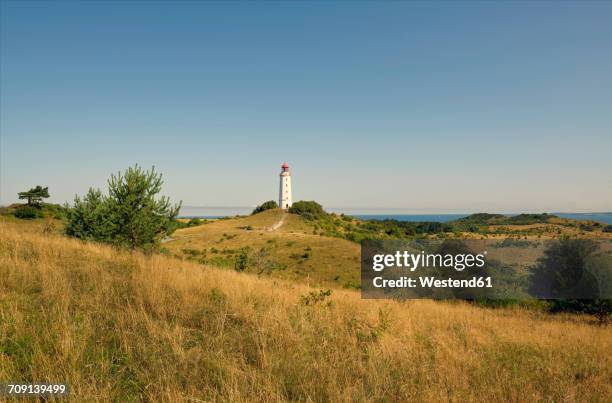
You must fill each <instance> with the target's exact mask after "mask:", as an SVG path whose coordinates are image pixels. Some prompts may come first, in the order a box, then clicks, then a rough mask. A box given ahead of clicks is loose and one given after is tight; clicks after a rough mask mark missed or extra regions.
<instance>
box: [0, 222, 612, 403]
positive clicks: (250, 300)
mask: <svg viewBox="0 0 612 403" xmlns="http://www.w3.org/2000/svg"><path fill="white" fill-rule="evenodd" d="M310 291H312V289H309V288H308V287H307V286H305V285H299V284H295V283H290V282H284V281H281V280H273V279H270V278H257V277H256V276H252V275H249V274H238V273H235V272H233V271H228V270H218V269H213V268H209V267H205V266H202V265H197V264H193V263H191V262H188V261H184V260H183V261H182V260H177V259H173V258H168V257H164V256H152V257H145V256H143V255H140V254H137V253H135V254H130V253H127V252H120V251H116V250H113V249H111V248H109V247H106V246H99V245H95V244H86V243H82V242H79V241H76V240H70V239H66V238H64V237H61V236H59V235H54V234H49V233H48V231H47V234H46V235H45V234H43V233H42V231H41V228H40V227H36V226H24V225H20V224H19V223H16V222H9V221H6V220H2V221H0V379H2V380H15V381H32V380H38V381H41V380H52V381H65V382H68V383H69V384H70V385H71V387H72V395H71V398H72V400H74V401H83V400H87V401H95V400H115V401H130V400H144V399H147V400H153V401H187V400H191V401H200V400H204V401H208V400H226V401H253V400H268V401H282V400H314V401H325V400H332V401H348V400H353V401H355V400H357V401H389V400H401V401H406V400H409V401H431V400H453V401H536V400H547V401H566V400H569V401H575V400H579V401H610V399H611V398H612V387H611V386H610V385H611V384H612V382H611V380H612V356H611V355H612V354H611V351H612V329H610V328H609V327H608V328H601V327H597V326H593V325H591V324H588V323H587V322H586V319H585V318H582V317H577V316H570V315H567V316H548V315H543V314H538V313H535V312H527V311H521V310H506V309H499V310H487V309H482V308H477V307H473V306H470V305H467V304H463V303H459V304H448V303H436V302H433V301H411V302H404V303H399V302H392V301H375V300H361V299H360V297H359V294H358V293H357V292H353V291H341V290H337V291H334V292H333V294H332V296H331V298H329V299H330V300H331V302H332V304H331V305H328V304H327V303H326V302H325V301H324V302H323V303H317V304H314V305H305V304H303V303H301V302H300V298H301V296H303V295H307V293H308V292H310ZM195 399H199V400H195Z"/></svg>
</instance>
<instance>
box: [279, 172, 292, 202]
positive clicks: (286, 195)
mask: <svg viewBox="0 0 612 403" xmlns="http://www.w3.org/2000/svg"><path fill="white" fill-rule="evenodd" d="M291 204H292V201H291V172H289V164H287V163H286V162H285V163H283V165H281V173H280V186H279V190H278V206H279V207H280V208H282V209H285V210H287V209H288V208H289V207H291Z"/></svg>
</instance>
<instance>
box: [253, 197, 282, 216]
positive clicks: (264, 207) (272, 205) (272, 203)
mask: <svg viewBox="0 0 612 403" xmlns="http://www.w3.org/2000/svg"><path fill="white" fill-rule="evenodd" d="M275 208H278V204H276V202H275V201H274V200H268V201H267V202H265V203H263V204H262V205H260V206H257V207H255V210H253V212H252V213H251V215H253V214H257V213H261V212H262V211H266V210H272V209H275Z"/></svg>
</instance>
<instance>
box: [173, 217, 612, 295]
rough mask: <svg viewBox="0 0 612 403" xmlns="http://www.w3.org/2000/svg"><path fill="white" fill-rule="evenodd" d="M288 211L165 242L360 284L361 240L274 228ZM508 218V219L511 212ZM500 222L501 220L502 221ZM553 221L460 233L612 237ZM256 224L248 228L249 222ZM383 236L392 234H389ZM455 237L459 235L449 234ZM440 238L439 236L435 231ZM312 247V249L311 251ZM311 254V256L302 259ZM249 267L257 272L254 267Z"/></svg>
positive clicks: (208, 255)
mask: <svg viewBox="0 0 612 403" xmlns="http://www.w3.org/2000/svg"><path fill="white" fill-rule="evenodd" d="M282 215H283V212H282V211H281V210H268V211H265V212H263V213H259V214H256V215H253V216H248V217H240V218H230V219H225V220H217V221H214V222H212V223H209V224H205V225H202V226H198V227H192V228H187V229H182V230H178V231H176V232H175V233H174V234H173V238H175V240H174V241H172V242H168V243H166V244H164V247H165V248H166V249H168V250H170V251H171V252H172V253H173V254H174V255H176V256H179V257H184V258H189V259H192V260H194V261H199V262H203V263H208V264H212V265H215V266H220V267H224V266H225V267H230V268H233V266H234V260H235V258H236V257H237V255H238V254H239V251H240V248H243V247H245V246H250V247H251V248H253V249H255V250H258V249H260V248H267V249H269V251H270V258H271V259H273V260H274V261H275V262H277V263H280V264H282V265H284V266H286V268H285V269H284V270H278V271H275V272H274V273H273V276H274V277H276V278H283V279H290V280H300V281H302V280H305V281H306V282H307V283H309V284H326V285H331V286H336V287H342V286H344V287H346V286H353V287H354V286H357V287H358V285H359V256H360V249H359V245H358V244H357V243H354V242H350V241H348V240H345V239H341V238H335V237H329V236H322V235H316V234H315V232H318V233H320V232H321V230H320V229H319V231H315V228H314V226H313V225H312V224H311V223H309V222H308V221H305V220H304V219H303V218H302V217H300V216H297V215H294V214H285V223H284V225H283V226H282V227H280V228H279V229H278V230H276V231H269V230H268V229H269V228H270V227H271V226H272V225H273V224H274V223H275V222H278V221H279V220H280V219H281V217H282ZM499 217H502V218H503V219H504V220H507V217H505V216H499ZM498 221H499V220H498ZM549 221H550V222H547V223H540V224H526V225H489V226H486V227H485V228H486V229H487V230H489V231H499V232H500V233H498V234H495V233H487V234H483V233H469V232H466V233H460V234H457V235H458V236H460V237H462V238H465V239H485V238H486V239H490V240H496V242H497V241H499V240H502V239H505V238H507V237H509V236H511V237H512V236H513V237H519V236H520V237H521V238H528V239H530V240H531V241H539V240H544V239H550V238H552V237H558V236H560V235H567V236H577V237H594V238H608V239H612V233H603V232H602V231H601V230H602V227H599V228H598V229H597V230H595V231H592V232H584V231H581V230H580V229H579V224H580V223H588V222H586V221H584V222H579V221H576V220H569V219H563V218H557V217H552V218H550V220H549ZM334 222H337V223H339V224H338V226H337V231H338V232H340V233H343V232H345V230H346V228H345V227H343V226H352V227H353V228H355V227H358V226H360V225H366V224H367V223H365V222H363V221H359V220H350V219H348V218H344V219H341V218H340V217H334ZM248 226H250V227H251V229H250V230H247V229H245V228H246V227H248ZM379 235H380V236H386V235H385V234H384V233H383V234H379ZM445 235H447V236H451V237H452V236H454V234H445ZM433 237H434V238H435V237H436V235H433ZM309 249H310V250H309ZM489 249H490V252H491V256H492V257H495V258H499V259H501V260H508V259H509V260H511V261H513V262H516V263H520V264H522V265H523V266H528V265H532V264H534V263H535V261H536V260H537V258H538V257H539V256H541V254H542V248H530V247H529V248H526V247H522V248H521V247H510V248H501V249H496V248H489ZM305 253H308V257H307V258H302V257H300V256H304V254H305ZM248 271H256V269H255V268H253V267H251V268H250V269H249V270H248Z"/></svg>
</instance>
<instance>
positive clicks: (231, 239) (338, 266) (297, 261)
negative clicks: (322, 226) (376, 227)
mask: <svg viewBox="0 0 612 403" xmlns="http://www.w3.org/2000/svg"><path fill="white" fill-rule="evenodd" d="M283 216H284V218H283ZM281 219H283V225H282V226H280V227H279V228H278V229H276V230H274V231H271V230H270V229H271V227H273V225H274V224H275V223H277V222H279V221H280V220H281ZM172 238H174V241H171V242H168V243H165V244H164V245H163V246H164V248H167V249H168V250H170V251H171V252H172V253H173V254H176V255H178V256H181V257H186V258H191V259H192V260H194V261H205V262H208V263H212V264H213V265H215V266H227V267H230V268H233V266H234V259H235V257H236V256H237V255H238V253H239V252H240V249H241V248H243V247H245V246H249V247H251V248H252V249H253V250H259V249H261V248H266V249H267V250H268V251H269V253H270V258H271V259H273V260H274V262H276V263H279V264H281V265H283V266H284V269H282V270H275V271H274V272H273V273H272V275H273V276H274V277H276V278H281V279H285V280H298V281H302V282H306V283H310V284H328V285H336V286H343V285H346V284H352V285H358V284H359V276H360V271H359V264H360V260H359V259H360V249H359V244H356V243H354V242H350V241H347V240H345V239H339V238H331V237H326V236H321V235H316V234H313V226H312V225H311V224H310V223H308V222H307V221H305V220H304V219H303V218H302V217H300V216H298V215H295V214H287V213H284V212H283V211H282V210H280V209H276V210H267V211H264V212H262V213H259V214H255V215H252V216H248V217H240V218H230V219H223V220H216V221H214V222H211V223H208V224H204V225H201V226H197V227H191V228H186V229H181V230H178V231H176V232H175V233H174V234H172ZM204 251H206V252H205V256H203V255H202V252H204ZM189 252H192V253H193V252H200V253H199V254H195V255H194V254H189ZM306 254H307V257H306V258H303V257H302V256H305V255H306ZM247 271H256V269H255V268H250V269H247Z"/></svg>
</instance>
